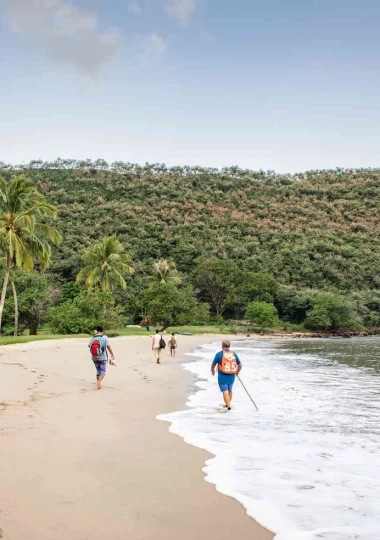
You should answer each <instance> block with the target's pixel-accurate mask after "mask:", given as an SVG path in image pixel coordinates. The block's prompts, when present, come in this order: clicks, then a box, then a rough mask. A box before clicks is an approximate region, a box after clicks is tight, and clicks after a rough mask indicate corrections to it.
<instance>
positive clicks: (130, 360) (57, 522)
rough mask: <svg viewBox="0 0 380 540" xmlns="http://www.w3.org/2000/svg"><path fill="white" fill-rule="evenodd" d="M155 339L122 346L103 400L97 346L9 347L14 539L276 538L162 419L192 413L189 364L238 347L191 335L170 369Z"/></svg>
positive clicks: (2, 449)
mask: <svg viewBox="0 0 380 540" xmlns="http://www.w3.org/2000/svg"><path fill="white" fill-rule="evenodd" d="M148 337H149V336H134V337H129V336H128V337H118V338H112V339H111V344H112V346H113V348H114V350H115V354H116V359H117V362H118V365H119V367H118V368H111V367H109V372H108V375H107V377H106V379H105V381H104V388H103V390H102V391H101V392H98V391H96V390H95V384H94V367H93V365H92V362H91V360H90V359H89V355H88V351H87V343H88V339H77V340H60V341H37V342H30V343H28V344H19V345H11V346H7V347H4V348H2V350H1V356H0V370H1V377H2V382H3V386H4V387H5V388H6V389H5V391H4V392H2V393H3V394H4V396H0V401H1V403H0V424H1V430H0V435H1V437H2V439H1V445H0V457H1V465H0V466H1V467H2V477H3V479H4V480H3V490H2V491H3V494H0V511H1V513H0V528H1V529H3V531H2V535H3V538H4V539H5V540H35V538H36V537H38V538H39V539H40V540H58V539H61V538H62V536H63V535H65V536H66V537H68V538H75V540H87V539H93V538H101V537H103V536H112V537H113V538H115V540H119V539H120V540H121V539H123V540H124V538H125V537H126V536H127V535H129V536H130V537H131V538H136V539H137V540H150V539H152V540H153V538H154V539H158V540H161V539H162V540H163V539H164V538H165V539H166V540H175V539H177V538H178V537H181V538H183V539H184V540H194V539H195V538H199V537H200V538H202V537H204V536H205V535H206V533H207V537H208V538H209V540H227V539H229V538H230V536H231V535H232V534H235V535H237V536H238V537H239V540H272V539H273V534H272V533H270V532H269V531H267V530H266V529H264V528H262V527H261V526H260V525H258V524H257V523H256V522H255V521H254V520H253V519H252V518H250V517H248V516H247V514H246V512H245V509H244V508H243V506H242V505H241V504H240V503H239V502H237V501H236V500H235V499H232V498H231V497H228V496H225V495H222V494H220V493H218V492H217V491H216V489H215V486H214V485H213V484H210V483H208V482H206V481H205V480H204V477H205V474H204V473H203V471H202V469H203V467H204V465H205V462H206V461H207V459H209V458H210V457H212V455H211V454H209V453H208V452H206V451H204V450H201V449H199V448H196V447H194V446H191V445H188V444H186V443H185V442H184V441H183V439H182V438H181V437H179V436H177V435H173V434H172V433H170V432H169V429H168V427H169V426H168V424H167V423H166V422H162V421H159V420H157V419H156V417H157V416H159V415H161V414H167V413H170V412H173V411H175V410H178V409H180V408H182V407H184V406H185V403H186V399H187V394H188V391H187V390H188V384H189V382H188V381H189V376H190V374H189V373H188V372H186V371H185V370H183V369H182V368H181V364H182V363H183V362H184V361H186V357H185V353H186V352H189V351H191V350H193V349H196V347H197V346H198V345H200V344H202V343H208V342H211V341H218V340H221V339H223V338H226V337H227V336H226V335H220V336H218V335H215V334H212V335H194V336H179V355H178V357H177V358H176V359H175V360H172V359H171V358H170V355H169V354H168V353H167V352H165V353H164V360H163V364H162V365H160V366H157V365H156V364H155V361H154V358H153V354H152V352H151V350H150V340H149V339H148ZM239 337H240V336H233V337H232V338H233V339H239ZM178 368H180V369H178ZM20 516H21V519H20Z"/></svg>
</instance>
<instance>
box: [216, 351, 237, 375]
mask: <svg viewBox="0 0 380 540" xmlns="http://www.w3.org/2000/svg"><path fill="white" fill-rule="evenodd" d="M219 369H220V371H221V372H222V373H225V374H226V375H235V373H237V370H238V364H237V362H236V357H235V353H234V352H233V351H223V358H222V363H221V364H220V365H219Z"/></svg>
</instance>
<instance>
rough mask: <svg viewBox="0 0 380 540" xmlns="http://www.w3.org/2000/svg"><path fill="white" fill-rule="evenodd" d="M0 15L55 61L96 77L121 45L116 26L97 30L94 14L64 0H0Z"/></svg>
mask: <svg viewBox="0 0 380 540" xmlns="http://www.w3.org/2000/svg"><path fill="white" fill-rule="evenodd" d="M0 15H1V16H2V18H3V20H4V22H5V24H6V26H7V27H8V28H9V30H10V31H11V32H13V33H14V34H17V35H19V36H20V37H22V38H24V39H26V40H28V42H30V43H31V44H32V45H33V46H34V47H36V48H37V49H39V50H42V51H43V52H44V53H45V54H46V55H47V56H48V57H49V58H50V60H51V61H52V62H53V63H54V64H57V65H63V66H65V67H68V68H70V69H72V70H75V71H76V72H79V73H80V74H81V75H83V76H85V77H91V78H94V77H96V75H98V73H99V71H100V70H101V69H102V68H104V67H105V66H107V65H108V64H109V63H110V61H112V60H113V59H114V58H116V57H117V56H118V54H119V53H120V52H121V49H122V45H123V38H122V36H121V34H120V32H119V31H118V30H116V29H113V28H107V29H106V30H104V31H103V30H100V28H99V20H98V17H97V15H96V14H93V13H90V12H88V11H84V10H83V9H81V8H79V7H77V6H74V5H73V4H70V3H69V2H68V1H66V0H0Z"/></svg>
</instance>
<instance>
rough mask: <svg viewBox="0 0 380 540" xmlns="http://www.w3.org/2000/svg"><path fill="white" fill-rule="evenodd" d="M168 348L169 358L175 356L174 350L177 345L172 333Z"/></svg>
mask: <svg viewBox="0 0 380 540" xmlns="http://www.w3.org/2000/svg"><path fill="white" fill-rule="evenodd" d="M169 347H170V356H175V351H176V348H177V347H178V344H177V338H176V337H175V335H174V332H173V333H172V335H171V336H170V339H169Z"/></svg>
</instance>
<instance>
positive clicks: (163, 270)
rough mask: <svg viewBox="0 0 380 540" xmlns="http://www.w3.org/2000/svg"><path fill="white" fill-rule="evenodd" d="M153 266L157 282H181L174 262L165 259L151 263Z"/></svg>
mask: <svg viewBox="0 0 380 540" xmlns="http://www.w3.org/2000/svg"><path fill="white" fill-rule="evenodd" d="M153 268H154V271H155V275H156V281H158V283H160V284H163V283H173V284H179V283H181V276H180V275H179V272H178V270H177V267H176V265H175V263H174V262H169V261H167V260H165V259H163V260H161V261H157V262H155V263H153Z"/></svg>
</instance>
